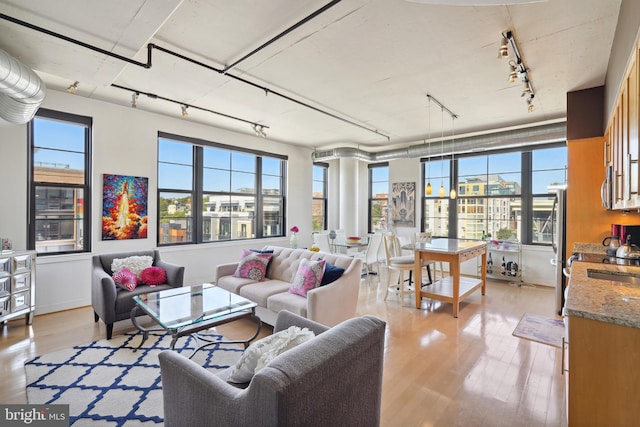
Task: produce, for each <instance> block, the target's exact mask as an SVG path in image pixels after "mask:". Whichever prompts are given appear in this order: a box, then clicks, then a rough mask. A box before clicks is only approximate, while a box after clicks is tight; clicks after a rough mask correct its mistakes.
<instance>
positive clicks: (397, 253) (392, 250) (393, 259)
mask: <svg viewBox="0 0 640 427" xmlns="http://www.w3.org/2000/svg"><path fill="white" fill-rule="evenodd" d="M383 241H384V252H385V258H386V263H387V270H388V272H389V273H388V274H387V286H386V289H385V292H384V299H385V301H386V299H387V296H388V295H389V288H391V287H393V290H394V292H395V291H396V290H398V291H399V294H400V301H401V303H404V297H405V295H407V294H409V295H411V293H413V291H414V289H413V286H412V285H411V274H409V277H408V279H407V280H405V278H404V273H405V272H411V271H413V266H414V263H415V257H414V256H413V255H402V247H401V246H400V240H399V239H398V236H396V235H395V234H387V235H385V236H384V239H383ZM391 271H398V272H399V276H400V277H399V280H398V284H397V285H395V284H394V285H392V284H391ZM405 282H408V283H405Z"/></svg>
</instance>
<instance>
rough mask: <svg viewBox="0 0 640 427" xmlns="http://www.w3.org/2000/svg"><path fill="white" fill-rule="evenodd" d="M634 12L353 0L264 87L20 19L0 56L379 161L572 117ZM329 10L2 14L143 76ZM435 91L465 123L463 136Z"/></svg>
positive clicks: (266, 74)
mask: <svg viewBox="0 0 640 427" xmlns="http://www.w3.org/2000/svg"><path fill="white" fill-rule="evenodd" d="M620 2H621V0H548V1H543V2H538V3H531V4H517V5H516V4H513V5H510V6H476V7H470V6H445V5H432V4H425V3H423V2H421V1H419V0H414V1H407V0H377V1H376V0H373V1H371V0H344V1H341V2H338V3H337V4H336V5H334V6H332V7H330V8H329V9H328V10H326V11H325V12H323V13H321V14H319V15H318V16H316V17H315V18H313V19H311V20H309V21H308V22H307V23H305V24H304V25H302V26H300V27H298V28H296V29H294V30H292V31H291V32H289V33H288V34H287V35H284V36H283V37H282V38H280V39H279V40H277V41H275V42H274V43H272V44H270V45H269V46H267V47H265V48H264V49H262V50H260V51H259V52H257V53H255V54H254V55H252V56H250V57H248V58H247V59H245V60H244V61H242V62H240V63H239V64H238V65H236V66H235V67H234V68H232V69H231V70H230V71H229V72H228V73H229V74H230V75H233V76H235V77H241V78H242V79H245V80H246V81H249V82H251V83H254V84H256V85H257V86H258V88H256V87H254V86H252V85H250V84H246V83H243V82H240V81H238V80H237V79H235V78H232V77H229V76H228V75H224V74H221V73H219V72H217V71H213V70H210V69H207V68H205V67H202V66H199V65H197V64H194V63H191V62H189V61H186V60H184V59H181V58H178V57H176V56H174V55H170V54H167V53H165V52H162V51H160V50H158V49H153V51H152V66H151V67H150V68H148V69H147V68H143V67H140V66H137V65H132V64H129V63H127V62H125V61H123V60H119V59H115V58H111V57H109V56H107V55H105V54H102V53H98V52H95V51H92V50H90V49H87V48H84V47H81V46H78V45H76V44H73V43H70V42H68V41H64V40H61V39H59V38H56V37H53V36H50V35H47V34H43V33H41V32H39V31H36V30H33V29H29V28H25V27H24V26H21V25H18V24H16V23H13V22H9V21H8V20H6V19H0V48H2V49H4V50H5V51H7V52H9V53H10V54H11V55H13V56H15V57H16V58H17V59H19V60H20V61H21V62H23V63H24V64H25V65H27V66H28V67H30V68H32V69H34V70H35V71H36V72H37V73H38V74H39V75H40V76H41V77H42V78H43V80H44V81H45V83H46V84H47V87H48V88H49V89H54V90H65V89H66V87H67V86H68V85H69V84H70V83H72V82H73V81H75V80H77V81H79V82H80V84H79V89H78V92H77V95H78V96H86V97H89V98H94V99H99V100H105V101H108V102H113V103H116V104H120V105H124V106H128V105H130V102H131V92H127V91H125V90H122V89H118V88H114V87H111V84H117V85H120V86H125V87H130V88H133V89H136V90H139V91H142V92H149V93H153V94H156V95H158V96H161V97H165V98H169V99H174V100H176V101H180V102H184V103H187V104H191V105H194V106H198V107H202V108H206V109H210V110H214V111H218V112H220V113H224V114H227V115H231V116H235V117H238V118H241V119H243V120H247V121H249V122H254V123H259V124H263V125H265V126H267V127H268V128H267V129H266V133H267V135H268V136H267V138H268V139H272V140H277V141H282V142H288V143H292V144H299V145H305V146H309V147H314V148H319V149H322V148H331V147H335V146H358V147H360V148H364V149H367V150H370V151H379V150H383V149H387V148H389V147H392V146H400V145H408V144H410V143H414V142H416V141H422V140H423V139H425V138H426V137H427V134H428V133H429V121H431V127H430V129H431V131H430V133H431V135H432V136H434V137H435V136H440V134H441V133H444V134H445V135H446V134H450V133H451V132H455V134H456V135H461V134H470V133H478V132H480V133H481V132H486V131H488V130H494V129H502V128H510V127H523V126H531V125H533V124H536V123H547V122H554V121H558V120H561V119H564V118H565V116H566V93H567V92H569V91H574V90H580V89H586V88H590V87H594V86H600V85H603V84H604V79H605V74H606V71H607V64H608V60H609V54H610V50H611V44H612V41H613V36H614V32H615V26H616V23H617V19H618V12H619V9H620ZM328 3H329V0H324V1H317V0H316V1H313V0H269V1H255V0H233V1H232V0H182V1H181V0H111V1H103V0H57V1H55V2H53V1H50V0H0V13H2V14H4V15H7V16H10V17H12V18H17V19H19V20H22V21H26V22H28V23H30V24H33V25H36V26H39V27H42V28H44V29H46V30H50V31H53V32H56V33H59V34H61V35H64V36H67V37H71V38H74V39H77V40H79V41H82V42H84V43H88V44H90V45H93V46H96V47H98V48H101V49H104V50H106V51H109V52H112V53H115V54H118V55H121V56H123V57H126V58H130V59H133V60H135V61H139V62H141V63H146V62H147V43H154V44H156V45H157V46H160V47H162V48H165V49H169V50H171V51H174V52H177V53H179V54H181V55H184V56H186V57H189V58H192V59H194V60H196V61H199V62H201V63H203V64H206V65H208V66H210V67H213V68H216V69H223V68H224V67H225V66H226V65H227V64H231V63H233V62H235V61H237V60H238V59H240V58H242V57H244V56H245V55H246V54H248V53H250V52H251V51H253V50H254V49H256V48H258V47H259V46H261V45H262V44H263V43H265V42H267V41H268V40H270V39H272V38H273V37H275V36H276V35H278V34H280V33H281V32H283V31H284V30H286V29H287V28H289V27H291V26H292V25H294V24H295V23H296V22H298V21H300V20H302V19H304V18H305V17H306V16H308V15H310V14H312V13H313V12H315V11H316V10H318V9H320V8H322V7H323V6H325V5H326V4H328ZM505 30H511V31H513V33H514V35H515V38H516V40H517V43H518V47H519V50H520V53H521V55H522V56H523V59H524V62H525V64H526V65H527V67H528V69H529V77H530V79H531V81H532V83H533V87H534V90H535V95H536V96H535V99H534V104H535V107H536V110H535V111H534V112H533V113H529V112H528V111H527V105H526V102H525V99H524V98H522V97H521V96H520V95H521V92H522V88H523V86H522V83H519V82H518V83H513V84H510V83H508V82H507V76H508V73H509V66H508V61H507V60H504V59H498V58H497V52H498V48H499V47H500V44H501V43H500V42H501V33H502V32H503V31H505ZM259 87H266V88H269V89H270V90H273V91H275V92H277V93H279V94H282V95H285V96H288V97H290V98H292V99H295V100H297V101H301V102H302V103H305V104H308V105H309V106H312V107H314V108H308V107H306V106H302V105H300V104H298V103H296V102H292V101H290V100H287V99H284V98H283V97H280V96H278V95H276V94H274V93H265V91H263V90H262V89H260V88H259ZM426 94H430V95H431V96H433V97H434V98H435V99H437V100H438V101H440V102H441V103H442V104H443V105H444V106H445V107H446V108H448V109H449V110H451V111H452V112H453V113H455V114H457V115H458V116H459V118H458V120H456V121H455V124H453V123H452V119H451V118H450V117H449V115H448V114H446V113H445V114H442V111H441V109H440V108H439V107H438V106H437V105H436V104H434V103H431V104H429V101H428V98H427V97H426ZM430 105H431V106H430ZM138 108H139V109H144V110H149V111H154V112H158V113H162V114H167V115H171V116H174V117H175V116H177V117H180V107H179V106H178V105H176V104H172V103H170V102H166V101H163V100H160V99H151V98H148V97H146V96H144V95H142V96H140V98H139V99H138ZM316 109H320V110H322V111H324V112H325V113H328V114H325V113H323V112H319V111H317V110H316ZM185 120H192V121H197V122H201V123H207V124H211V125H213V126H218V127H223V128H227V129H232V130H237V131H240V132H244V133H249V134H253V131H252V129H251V127H250V125H249V124H247V123H244V122H241V121H236V120H232V119H228V118H225V117H222V116H219V115H215V114H211V113H208V112H204V111H197V110H195V109H193V108H191V109H189V117H188V118H187V119H185ZM349 122H350V123H349ZM387 136H388V137H389V138H388V139H387Z"/></svg>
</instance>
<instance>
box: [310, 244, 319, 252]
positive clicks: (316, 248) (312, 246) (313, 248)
mask: <svg viewBox="0 0 640 427" xmlns="http://www.w3.org/2000/svg"><path fill="white" fill-rule="evenodd" d="M309 250H310V251H311V252H320V248H319V247H318V245H316V244H315V243H314V244H313V245H311V247H310V248H309Z"/></svg>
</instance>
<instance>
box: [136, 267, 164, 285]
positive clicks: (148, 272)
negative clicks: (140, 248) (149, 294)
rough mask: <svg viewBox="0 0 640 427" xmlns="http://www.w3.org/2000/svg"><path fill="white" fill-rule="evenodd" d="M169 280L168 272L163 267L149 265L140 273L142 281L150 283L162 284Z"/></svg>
mask: <svg viewBox="0 0 640 427" xmlns="http://www.w3.org/2000/svg"><path fill="white" fill-rule="evenodd" d="M166 281H167V272H166V271H164V268H162V267H147V268H145V269H144V270H142V272H141V273H140V282H142V283H144V284H146V285H149V286H157V285H162V284H163V283H165V282H166Z"/></svg>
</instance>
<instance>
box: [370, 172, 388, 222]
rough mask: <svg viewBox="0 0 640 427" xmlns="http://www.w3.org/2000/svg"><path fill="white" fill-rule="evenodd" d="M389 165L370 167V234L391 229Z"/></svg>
mask: <svg viewBox="0 0 640 427" xmlns="http://www.w3.org/2000/svg"><path fill="white" fill-rule="evenodd" d="M388 214H389V163H379V164H375V165H369V233H375V232H376V231H378V230H386V229H387V228H388V227H389V217H388Z"/></svg>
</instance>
